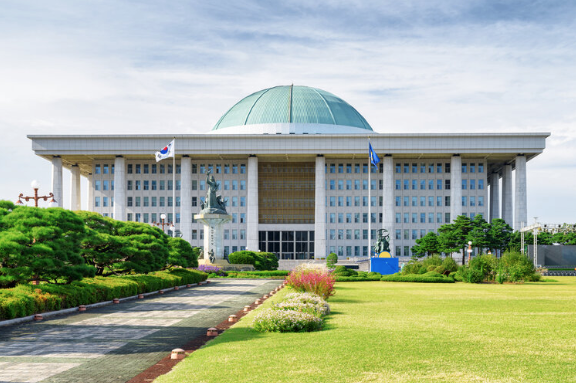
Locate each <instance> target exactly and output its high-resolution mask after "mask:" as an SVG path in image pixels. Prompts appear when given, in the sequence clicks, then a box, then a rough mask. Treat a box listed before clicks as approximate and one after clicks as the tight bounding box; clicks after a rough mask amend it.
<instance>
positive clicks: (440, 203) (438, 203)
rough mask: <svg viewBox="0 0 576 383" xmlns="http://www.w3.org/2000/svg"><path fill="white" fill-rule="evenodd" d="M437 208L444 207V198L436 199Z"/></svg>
mask: <svg viewBox="0 0 576 383" xmlns="http://www.w3.org/2000/svg"><path fill="white" fill-rule="evenodd" d="M436 206H442V197H436Z"/></svg>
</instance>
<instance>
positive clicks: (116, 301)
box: [112, 298, 120, 305]
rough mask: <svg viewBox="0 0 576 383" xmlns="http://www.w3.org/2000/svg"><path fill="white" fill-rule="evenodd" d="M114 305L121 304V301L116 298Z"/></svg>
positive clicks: (113, 301) (113, 300)
mask: <svg viewBox="0 0 576 383" xmlns="http://www.w3.org/2000/svg"><path fill="white" fill-rule="evenodd" d="M112 303H114V304H115V305H117V304H118V303H120V299H118V298H114V299H112Z"/></svg>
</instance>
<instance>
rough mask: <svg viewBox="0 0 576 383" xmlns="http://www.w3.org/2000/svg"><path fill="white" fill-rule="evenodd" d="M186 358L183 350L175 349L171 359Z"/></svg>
mask: <svg viewBox="0 0 576 383" xmlns="http://www.w3.org/2000/svg"><path fill="white" fill-rule="evenodd" d="M185 357H186V353H185V352H184V350H182V349H181V348H175V349H174V350H172V353H171V354H170V359H176V360H180V359H184V358H185Z"/></svg>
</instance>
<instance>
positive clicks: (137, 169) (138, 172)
mask: <svg viewBox="0 0 576 383" xmlns="http://www.w3.org/2000/svg"><path fill="white" fill-rule="evenodd" d="M140 173H142V171H141V167H140V164H136V174H140Z"/></svg>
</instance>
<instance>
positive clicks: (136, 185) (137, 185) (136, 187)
mask: <svg viewBox="0 0 576 383" xmlns="http://www.w3.org/2000/svg"><path fill="white" fill-rule="evenodd" d="M134 190H142V184H141V181H140V180H136V181H134Z"/></svg>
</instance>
